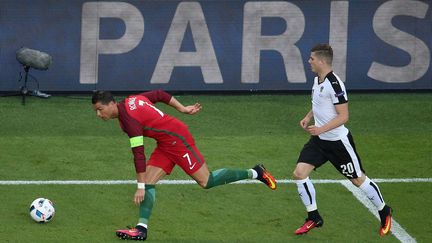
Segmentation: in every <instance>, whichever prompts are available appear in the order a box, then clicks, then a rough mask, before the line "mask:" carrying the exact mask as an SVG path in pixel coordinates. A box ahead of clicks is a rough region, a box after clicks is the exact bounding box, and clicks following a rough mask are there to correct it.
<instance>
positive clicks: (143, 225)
mask: <svg viewBox="0 0 432 243" xmlns="http://www.w3.org/2000/svg"><path fill="white" fill-rule="evenodd" d="M138 225H139V226H142V227H144V228H146V229H147V225H146V224H144V223H138V224H137V226H138Z"/></svg>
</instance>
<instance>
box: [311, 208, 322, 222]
mask: <svg viewBox="0 0 432 243" xmlns="http://www.w3.org/2000/svg"><path fill="white" fill-rule="evenodd" d="M308 219H312V220H313V221H316V220H317V219H322V218H321V215H320V214H319V212H318V209H317V210H314V211H310V212H308Z"/></svg>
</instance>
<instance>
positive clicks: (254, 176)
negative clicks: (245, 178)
mask: <svg viewBox="0 0 432 243" xmlns="http://www.w3.org/2000/svg"><path fill="white" fill-rule="evenodd" d="M249 170H250V171H251V172H252V179H256V178H258V172H256V171H255V170H253V169H249Z"/></svg>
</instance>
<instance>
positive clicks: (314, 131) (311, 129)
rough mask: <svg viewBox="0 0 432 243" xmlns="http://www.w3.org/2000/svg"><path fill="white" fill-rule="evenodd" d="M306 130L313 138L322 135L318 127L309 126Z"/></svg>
mask: <svg viewBox="0 0 432 243" xmlns="http://www.w3.org/2000/svg"><path fill="white" fill-rule="evenodd" d="M306 130H307V131H308V132H309V133H310V135H312V136H318V135H320V134H321V133H322V131H321V128H320V127H316V126H314V125H311V126H308V127H307V128H306Z"/></svg>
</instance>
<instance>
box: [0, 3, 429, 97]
mask: <svg viewBox="0 0 432 243" xmlns="http://www.w3.org/2000/svg"><path fill="white" fill-rule="evenodd" d="M431 9H432V2H431V1H430V0H422V1H420V0H406V1H396V0H390V1H382V0H376V1H368V0H364V1H359V0H355V1H339V0H338V1H329V0H311V1H240V0H238V1H236V0H203V1H173V0H148V1H146V0H139V1H138V0H135V1H134V0H132V1H79V0H75V1H68V0H59V1H49V0H18V1H16V0H3V1H1V2H0V33H1V34H0V91H14V90H18V89H19V87H20V86H21V85H22V81H21V83H20V82H18V80H19V78H20V72H23V66H22V64H20V63H19V62H18V61H17V60H16V51H17V50H18V49H20V48H21V47H23V46H24V47H28V48H31V49H34V50H38V51H41V52H45V53H47V54H49V55H51V56H52V64H51V65H50V66H49V68H48V70H37V69H35V68H31V69H30V74H31V75H32V76H34V77H36V78H37V80H38V81H39V84H40V89H41V90H44V91H89V90H95V89H104V90H114V91H132V90H133V91H135V90H149V89H157V88H163V89H166V90H177V91H213V90H214V91H223V90H236V91H237V90H286V91H290V90H309V89H310V87H311V83H312V80H313V76H314V74H313V73H311V71H310V67H309V64H308V59H309V55H310V48H312V47H313V46H314V45H315V44H317V43H330V44H331V45H332V47H333V50H334V60H333V68H334V71H335V72H336V73H337V74H338V75H339V76H340V77H341V79H343V80H344V81H345V82H346V86H347V88H348V89H351V90H365V89H367V90H369V89H376V90H380V89H396V90H397V89H432V68H431V51H432V28H431V26H432V17H431ZM31 80H32V78H31ZM32 85H34V83H33V81H31V82H29V86H32Z"/></svg>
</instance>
